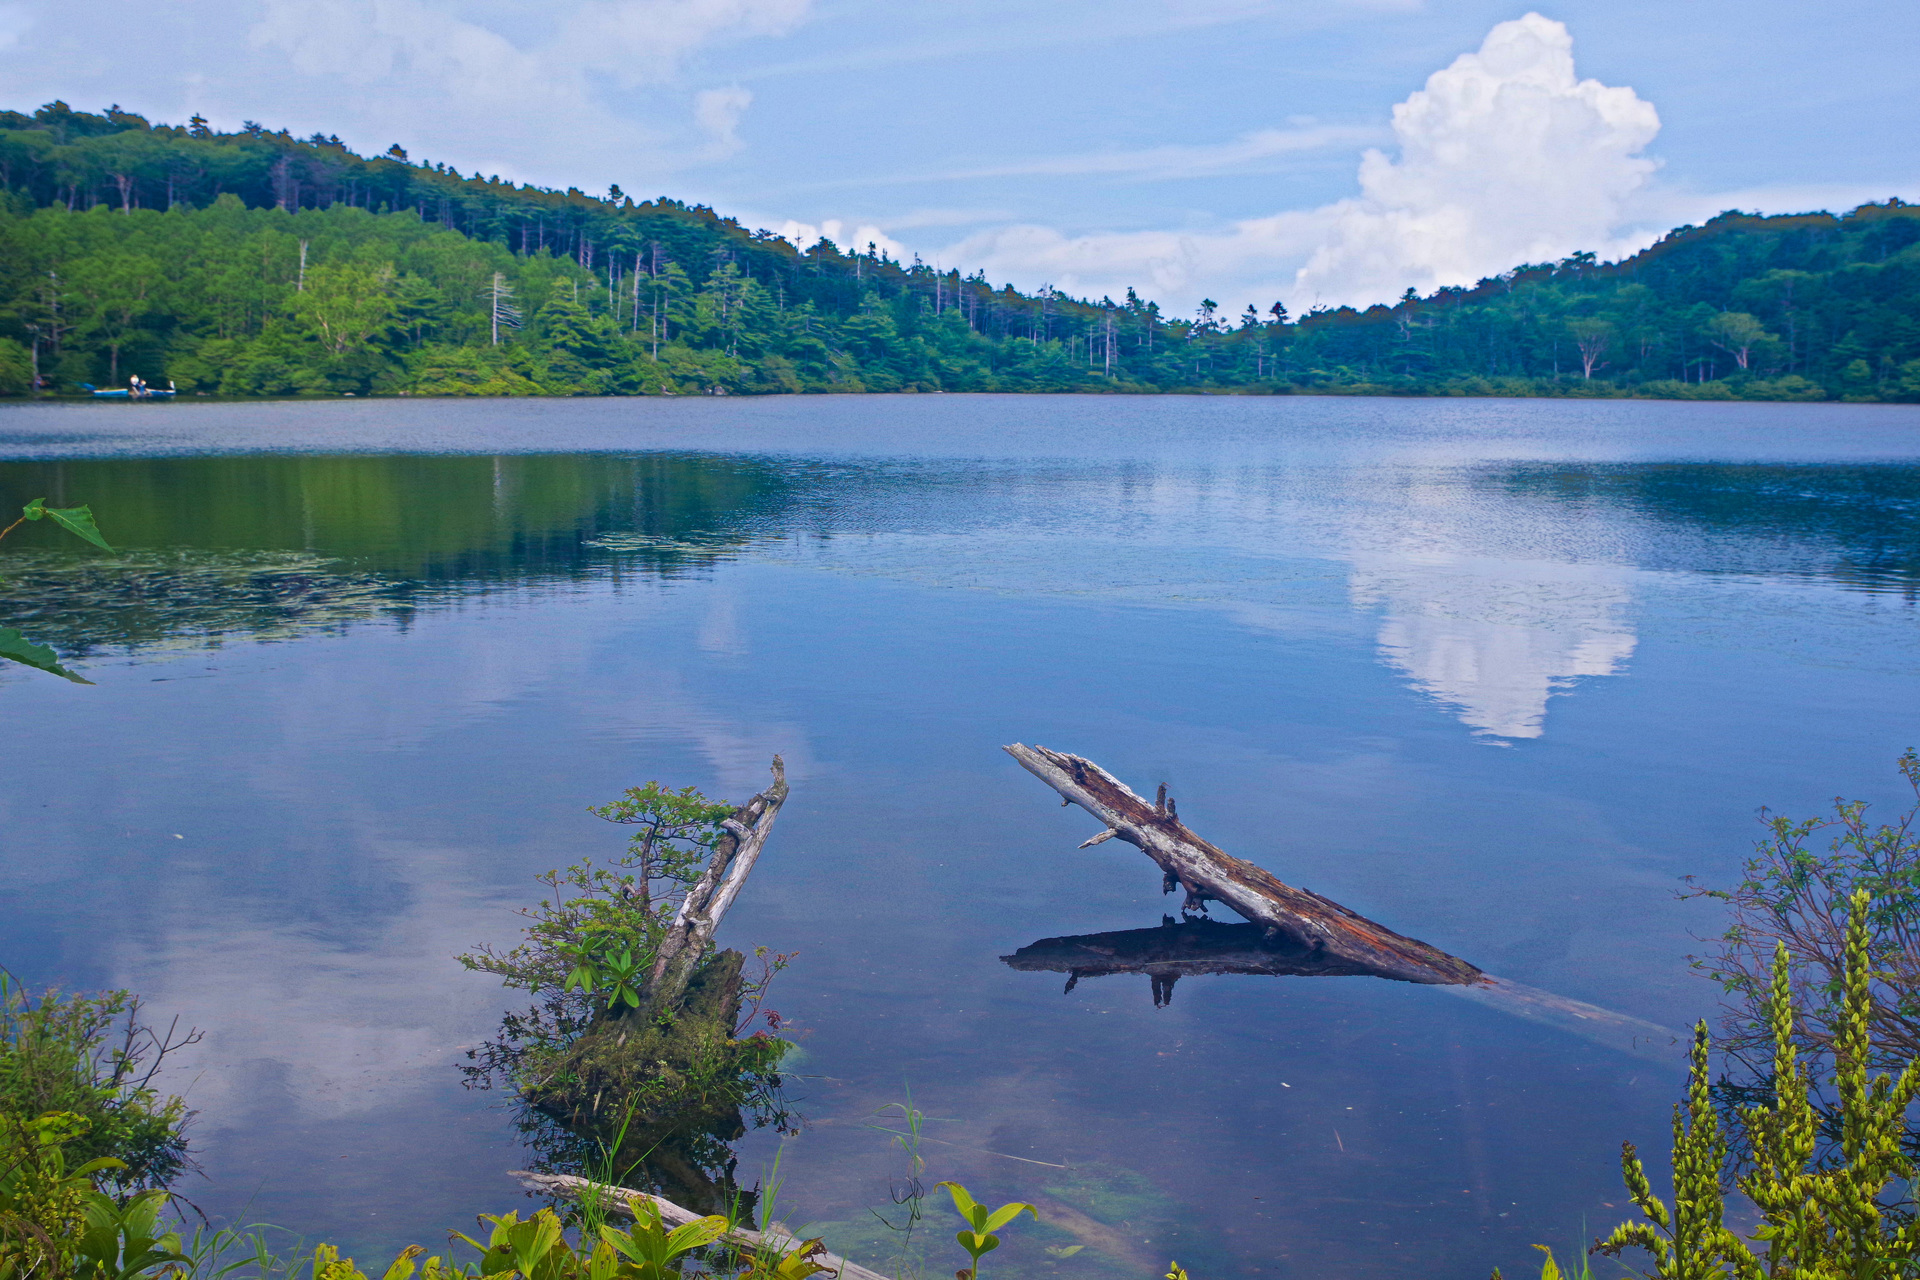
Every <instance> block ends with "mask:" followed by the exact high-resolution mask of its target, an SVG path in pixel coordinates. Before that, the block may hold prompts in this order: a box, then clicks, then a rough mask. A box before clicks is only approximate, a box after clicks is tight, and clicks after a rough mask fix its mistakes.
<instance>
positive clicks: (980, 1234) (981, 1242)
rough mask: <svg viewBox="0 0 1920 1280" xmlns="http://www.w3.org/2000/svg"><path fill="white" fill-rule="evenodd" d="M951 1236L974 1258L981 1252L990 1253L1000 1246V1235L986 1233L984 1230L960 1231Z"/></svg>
mask: <svg viewBox="0 0 1920 1280" xmlns="http://www.w3.org/2000/svg"><path fill="white" fill-rule="evenodd" d="M953 1238H954V1239H955V1240H958V1241H959V1242H960V1247H961V1248H962V1249H965V1250H966V1251H967V1252H968V1253H969V1254H971V1255H973V1256H974V1257H976V1258H978V1257H980V1256H981V1255H982V1254H988V1253H992V1252H993V1251H994V1250H995V1249H998V1248H999V1247H1000V1237H999V1236H991V1235H988V1234H987V1233H986V1232H984V1231H962V1232H959V1233H957V1234H956V1235H955V1236H954V1237H953Z"/></svg>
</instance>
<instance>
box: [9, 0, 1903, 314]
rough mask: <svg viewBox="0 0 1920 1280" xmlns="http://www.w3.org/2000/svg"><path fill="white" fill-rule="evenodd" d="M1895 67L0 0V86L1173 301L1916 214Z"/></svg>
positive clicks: (1877, 25)
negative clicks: (1828, 217) (1879, 213)
mask: <svg viewBox="0 0 1920 1280" xmlns="http://www.w3.org/2000/svg"><path fill="white" fill-rule="evenodd" d="M1483 46H1485V47H1484V49H1483ZM1916 53H1920V6H1915V5H1912V4H1895V3H1884V2H1882V3H1862V2H1859V0H1852V2H1848V0H1828V2H1827V3H1824V4H1822V5H1819V6H1813V5H1809V4H1806V3H1804V2H1802V3H1783V2H1779V0H1754V2H1751V3H1744V4H1737V3H1733V2H1731V0H1664V2H1663V3H1658V4H1655V3H1643V2H1641V0H1608V2H1607V3H1597V2H1582V3H1564V4H1542V5H1540V6H1538V7H1537V8H1533V9H1529V8H1527V7H1525V6H1524V5H1521V6H1516V5H1513V4H1501V3H1492V2H1481V0H1461V2H1454V3H1443V2H1441V0H1425V2H1424V3H1423V2H1421V0H1365V2H1362V0H1352V2H1342V0H1317V2H1316V3H1312V4H1305V3H1298V2H1295V0H1099V2H1097V3H1096V2H1093V0H1053V2H1051V3H1040V4H1034V3H1012V2H1011V0H915V2H914V3H911V4H902V3H889V2H884V0H549V2H548V3H545V4H542V5H537V6H536V5H530V4H526V3H524V0H513V2H511V3H509V2H508V0H220V2H218V3H214V2H211V0H174V3H171V4H169V5H166V6H155V5H152V4H149V3H137V4H136V3H133V2H132V0H61V2H59V3H55V2H54V0H0V85H4V88H5V94H4V101H5V102H6V103H7V104H8V105H12V106H18V107H28V108H30V107H32V106H35V105H38V104H39V103H41V102H44V101H47V100H49V99H52V98H54V97H61V98H65V99H67V100H68V101H70V102H72V103H74V104H75V105H77V106H82V107H89V108H98V107H102V106H105V105H106V104H108V103H110V102H117V103H120V104H122V105H124V106H126V107H128V108H130V109H134V110H138V111H141V112H144V113H146V114H148V115H150V116H152V117H153V118H155V119H164V120H174V121H178V120H182V119H184V118H185V117H186V116H187V115H189V114H190V113H192V112H193V111H196V110H198V111H200V112H202V113H203V114H205V115H207V116H209V117H210V118H212V119H213V120H214V121H216V123H219V124H222V125H227V126H231V125H237V124H238V123H239V122H240V121H241V120H243V119H252V120H259V121H262V122H264V123H266V124H269V125H270V126H274V127H279V126H282V125H284V126H286V127H289V128H291V129H293V130H294V131H295V132H296V133H301V134H306V133H310V132H313V131H315V130H319V131H323V132H327V133H338V134H340V135H341V137H343V138H344V139H346V140H347V141H348V142H350V143H351V144H353V145H355V146H356V147H358V148H360V149H362V150H376V151H377V150H383V149H385V147H386V146H387V145H388V144H389V143H392V142H400V143H401V144H403V145H404V146H406V147H407V148H408V149H409V150H410V151H411V152H412V154H413V155H414V157H415V158H416V159H418V158H420V157H422V156H426V157H430V158H432V159H436V160H444V161H445V162H447V163H449V164H452V165H455V166H456V167H458V168H460V169H461V170H462V171H463V172H469V173H471V172H474V171H476V170H478V171H481V172H484V173H489V174H491V173H500V174H503V175H510V176H513V177H517V178H520V179H523V180H529V181H536V182H540V183H543V184H549V185H559V186H566V185H579V186H582V187H584V188H587V189H590V190H596V191H598V190H603V189H604V188H605V187H606V186H607V184H609V183H618V184H620V186H621V187H622V188H624V189H625V190H626V191H628V192H629V193H633V194H646V195H651V194H671V195H674V196H676V197H679V198H682V199H688V200H693V201H698V202H702V203H709V204H712V205H714V206H715V207H717V208H719V209H721V210H722V211H724V212H729V213H733V214H736V215H738V216H740V217H741V218H742V219H743V220H744V221H747V222H749V223H751V224H753V225H756V226H768V227H772V228H775V229H782V230H786V231H787V232H789V233H790V234H792V235H793V236H795V237H797V238H804V237H810V236H812V235H815V234H818V233H819V232H820V231H822V230H825V231H828V232H829V233H830V234H833V235H834V236H835V238H836V239H838V240H840V241H842V242H855V243H864V242H865V241H866V240H868V239H877V240H879V241H880V242H881V243H883V244H885V245H887V246H888V247H890V248H894V249H895V251H896V252H904V253H913V252H918V253H920V254H921V255H923V256H924V257H926V258H927V259H928V260H930V261H938V262H940V263H941V264H942V265H945V266H952V267H960V268H962V269H965V270H971V269H973V268H975V267H983V268H985V269H986V270H987V272H988V274H989V276H990V278H992V279H994V280H995V281H996V282H997V281H1000V280H1007V279H1010V280H1012V281H1013V282H1015V283H1017V284H1019V285H1021V286H1022V287H1025V288H1032V287H1035V286H1038V285H1041V284H1054V285H1057V286H1059V287H1062V288H1065V289H1067V290H1068V291H1070V292H1073V293H1076V294H1092V295H1094V296H1098V295H1099V294H1101V293H1105V292H1111V293H1116V294H1117V293H1118V292H1120V291H1122V290H1124V288H1125V287H1126V286H1127V285H1128V284H1133V285H1136V286H1138V287H1139V288H1140V290H1141V292H1142V293H1144V294H1146V295H1148V296H1152V297H1156V298H1158V299H1160V300H1161V301H1162V302H1163V303H1164V304H1165V305H1167V306H1169V307H1172V308H1174V309H1177V310H1185V309H1187V308H1189V307H1191V306H1192V305H1193V304H1194V303H1195V302H1197V300H1198V299H1199V298H1200V297H1201V296H1202V295H1209V296H1212V297H1214V298H1216V299H1217V300H1218V301H1220V302H1221V303H1223V304H1225V305H1226V306H1227V307H1228V308H1230V309H1232V310H1235V311H1237V310H1239V309H1240V307H1242V306H1244V305H1245V304H1246V303H1247V302H1249V301H1257V302H1259V304H1260V305H1261V306H1262V307H1263V308H1264V307H1265V306H1266V305H1267V304H1268V303H1269V302H1271V301H1272V300H1273V299H1274V298H1284V299H1285V300H1286V301H1287V303H1288V304H1289V305H1290V306H1291V307H1293V308H1294V309H1295V310H1296V311H1298V310H1303V309H1305V307H1307V306H1309V305H1312V304H1314V303H1316V302H1320V303H1333V302H1344V301H1368V300H1373V299H1375V298H1380V297H1391V296H1395V295H1397V294H1398V293H1399V292H1400V290H1401V289H1402V288H1404V287H1406V286H1407V285H1413V286H1415V287H1418V288H1421V289H1422V290H1425V289H1428V288H1431V287H1432V286H1434V285H1435V284H1440V283H1452V282H1456V281H1460V280H1470V279H1472V278H1474V277H1476V276H1477V275H1479V274H1487V273H1491V272H1494V271H1498V270H1500V269H1503V268H1504V267H1506V266H1510V265H1513V264H1514V263H1515V262H1517V261H1521V260H1527V259H1530V258H1541V257H1549V256H1558V255H1560V254H1564V253H1566V252H1571V251H1573V250H1575V249H1594V250H1597V251H1600V252H1602V253H1603V254H1605V253H1618V252H1625V251H1627V250H1630V249H1631V248H1633V247H1636V246H1637V245H1638V244H1642V243H1645V242H1646V241H1647V240H1648V239H1650V238H1651V237H1653V236H1654V235H1657V234H1658V233H1659V232H1660V231H1663V230H1665V229H1666V228H1667V227H1669V226H1672V225H1674V224H1676V223H1680V222H1688V221H1699V220H1702V219H1704V218H1705V217H1708V216H1711V214H1712V213H1713V212H1715V211H1717V210H1719V209H1722V208H1728V207H1739V208H1745V209H1757V210H1764V211H1768V212H1774V211H1784V210H1798V209H1806V208H1820V207H1830V208H1838V207H1847V206H1850V205H1851V204H1854V203H1858V202H1860V201H1862V200H1866V199H1874V198H1884V197H1885V196H1888V195H1893V194H1899V195H1902V196H1904V197H1907V198H1910V199H1916V200H1920V128H1917V127H1916V126H1920V97H1916V95H1915V94H1913V92H1912V83H1913V71H1912V67H1913V62H1914V58H1915V55H1916ZM1463 58H1464V59H1465V61H1464V62H1462V61H1461V60H1462V59H1463ZM1569 59H1570V61H1569ZM1430 77H1437V78H1436V79H1435V80H1434V81H1433V83H1429V79H1430ZM1396 107H1399V116H1398V117H1396ZM1396 124H1397V126H1398V127H1396ZM1370 148H1371V149H1373V150H1375V151H1376V152H1377V153H1378V154H1377V155H1376V156H1374V157H1373V158H1372V159H1365V158H1364V157H1365V153H1366V152H1367V151H1368V150H1369V149H1370Z"/></svg>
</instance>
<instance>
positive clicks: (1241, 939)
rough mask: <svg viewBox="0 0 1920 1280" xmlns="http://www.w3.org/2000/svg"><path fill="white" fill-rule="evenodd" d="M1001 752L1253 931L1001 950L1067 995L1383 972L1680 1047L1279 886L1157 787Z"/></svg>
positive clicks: (1198, 902) (1054, 756) (1661, 1051)
mask: <svg viewBox="0 0 1920 1280" xmlns="http://www.w3.org/2000/svg"><path fill="white" fill-rule="evenodd" d="M1006 750H1007V753H1008V754H1009V755H1011V756H1012V757H1013V758H1014V759H1016V760H1018V761H1019V762H1020V763H1021V764H1022V765H1024V766H1025V767H1026V768H1027V770H1028V771H1029V772H1030V773H1032V774H1033V775H1034V776H1035V777H1037V778H1039V779H1040V780H1041V781H1042V782H1044V783H1046V784H1047V785H1048V786H1050V787H1052V788H1053V789H1054V790H1055V791H1057V792H1059V793H1060V796H1061V800H1062V803H1064V804H1077V805H1079V806H1080V807H1081V808H1083V809H1085V810H1086V811H1087V812H1088V813H1090V814H1092V815H1093V816H1094V817H1095V818H1097V819H1099V820H1100V821H1101V822H1102V823H1104V824H1105V827H1106V829H1105V830H1103V831H1101V832H1100V833H1099V834H1097V835H1095V836H1094V837H1093V838H1092V839H1091V840H1088V841H1086V842H1085V843H1084V844H1082V845H1081V846H1080V847H1081V848H1083V849H1084V848H1087V847H1088V846H1091V845H1096V844H1101V843H1104V842H1105V841H1108V840H1124V841H1126V842H1127V843H1128V844H1130V845H1133V846H1134V847H1135V848H1137V849H1139V850H1140V851H1141V852H1142V853H1144V854H1146V855H1147V856H1148V857H1149V858H1151V859H1153V861H1154V863H1155V865H1157V866H1158V867H1159V868H1160V871H1161V874H1162V875H1163V876H1164V877H1165V880H1164V887H1165V888H1166V890H1167V891H1168V892H1169V893H1171V892H1172V891H1173V890H1174V889H1184V890H1185V891H1186V900H1185V902H1184V903H1183V904H1182V905H1183V906H1184V908H1185V909H1186V911H1189V912H1193V911H1198V910H1199V908H1200V907H1202V906H1203V905H1205V904H1206V903H1208V902H1218V903H1221V904H1223V905H1224V906H1226V907H1228V908H1230V909H1231V910H1233V911H1235V912H1237V913H1238V914H1239V915H1241V916H1242V917H1244V918H1245V919H1246V920H1248V921H1249V922H1251V924H1252V925H1253V926H1255V929H1254V930H1252V931H1248V930H1246V929H1245V927H1244V926H1214V927H1212V928H1207V927H1201V926H1196V925H1195V924H1192V923H1189V924H1186V925H1178V924H1175V923H1174V922H1173V921H1171V920H1169V921H1168V922H1167V924H1166V925H1164V926H1162V927H1161V928H1159V929H1135V930H1128V931H1124V932H1119V933H1104V934H1088V935H1085V936H1081V937H1072V938H1043V939H1041V940H1040V941H1038V942H1036V943H1034V944H1033V945H1032V946H1029V947H1024V948H1022V949H1021V950H1020V952H1019V953H1018V954H1016V955H1012V956H1003V957H1002V959H1003V960H1005V961H1006V962H1007V963H1008V964H1009V965H1011V966H1012V967H1013V968H1016V969H1026V970H1034V969H1048V970H1053V971H1056V972H1062V973H1066V974H1067V975H1069V977H1068V983H1067V987H1068V990H1072V989H1073V986H1074V985H1075V984H1076V983H1078V982H1079V981H1080V979H1082V978H1088V977H1101V976H1105V975H1109V974H1120V973H1144V974H1146V975H1147V976H1148V977H1149V978H1151V979H1152V980H1153V997H1154V1003H1155V1004H1165V1003H1167V1002H1168V1001H1169V1000H1170V999H1171V998H1172V995H1173V984H1174V983H1175V982H1176V981H1177V980H1178V979H1179V978H1181V977H1183V976H1186V975H1189V974H1222V973H1239V974H1258V975H1266V976H1271V977H1358V976H1368V977H1375V978H1391V979H1394V980H1396V981H1400V982H1417V983H1422V984H1425V985H1428V986H1434V987H1438V988H1440V989H1441V990H1443V991H1448V992H1452V993H1454V994H1456V995H1460V996H1464V997H1466V998H1467V999H1469V1000H1472V1001H1474V1002H1475V1003H1478V1004H1485V1005H1488V1006H1489V1007H1491V1008H1495V1009H1498V1010H1500V1011H1501V1012H1502V1013H1507V1014H1511V1015H1513V1016H1514V1017H1519V1018H1525V1019H1527V1020H1529V1021H1532V1022H1541V1023H1545V1024H1547V1025H1548V1026H1553V1027H1558V1028H1560V1029H1561V1030H1563V1031H1568V1032H1571V1033H1572V1034H1574V1035H1578V1036H1581V1037H1583V1038H1585V1039H1588V1040H1592V1041H1593V1042H1595V1043H1596V1044H1603V1045H1607V1046H1608V1047H1610V1048H1615V1049H1619V1050H1621V1051H1622V1052H1625V1053H1631V1054H1634V1055H1636V1056H1640V1057H1645V1058H1648V1059H1651V1060H1654V1061H1661V1062H1665V1061H1669V1060H1671V1058H1672V1057H1673V1055H1674V1046H1676V1045H1677V1044H1679V1038H1678V1037H1677V1036H1676V1035H1675V1033H1674V1032H1673V1031H1671V1030H1670V1029H1668V1028H1666V1027H1662V1026H1658V1025H1656V1024H1654V1023H1651V1022H1647V1021H1646V1020H1644V1019H1641V1018H1636V1017H1633V1016H1632V1015H1630V1014H1624V1013H1617V1012H1615V1011H1613V1010H1611V1009H1603V1008H1601V1007H1599V1006H1598V1005H1591V1004H1588V1003H1586V1002H1585V1001H1583V1000H1573V999H1569V998H1568V997H1566V996H1561V995H1555V994H1554V993H1553V992H1551V991H1541V990H1539V989H1538V988H1536V987H1529V986H1526V985H1524V984H1522V983H1518V982H1512V981H1509V980H1508V979H1506V978H1498V977H1495V976H1494V975H1492V974H1490V973H1483V972H1482V971H1481V970H1480V969H1478V968H1477V967H1475V966H1474V965H1471V964H1469V963H1467V962H1466V961H1465V960H1462V959H1460V958H1459V957H1458V956H1451V955H1448V954H1447V953H1446V952H1444V951H1442V950H1440V949H1439V948H1438V947H1435V946H1432V945H1430V944H1428V943H1425V942H1421V941H1420V940H1419V939H1417V938H1409V937H1405V936H1403V935H1401V934H1398V933H1395V932H1394V931H1393V930H1391V929H1389V928H1387V927H1386V926H1385V925H1383V924H1378V923H1376V922H1374V921H1372V920H1369V919H1367V918H1366V917H1365V916H1362V915H1360V914H1359V913H1357V912H1354V911H1350V910H1348V909H1347V908H1346V907H1343V906H1341V905H1340V904H1339V903H1337V902H1332V901H1329V900H1328V899H1326V898H1323V897H1321V896H1320V895H1319V894H1317V893H1314V892H1313V891H1312V890H1310V889H1296V888H1294V887H1293V886H1292V885H1289V884H1284V883H1282V882H1281V881H1280V880H1279V879H1278V878H1276V877H1275V876H1273V875H1271V874H1270V873H1268V872H1267V871H1266V870H1264V869H1262V868H1260V867H1256V866H1254V865H1253V864H1252V863H1251V862H1247V861H1244V860H1243V859H1240V858H1236V857H1234V856H1233V855H1232V854H1229V853H1226V852H1225V851H1223V850H1221V849H1219V848H1216V847H1215V846H1214V845H1212V844H1209V843H1208V842H1207V841H1205V840H1202V839H1201V838H1200V837H1199V836H1197V835H1195V834H1194V833H1193V832H1192V831H1190V830H1188V829H1187V826H1186V824H1185V823H1183V822H1181V821H1180V814H1179V810H1178V808H1177V807H1176V806H1175V804H1174V801H1173V799H1172V797H1170V796H1168V795H1167V793H1166V788H1165V787H1161V788H1160V794H1159V796H1158V798H1157V799H1156V800H1155V801H1153V802H1152V803H1149V802H1148V801H1147V800H1146V799H1145V798H1144V797H1142V796H1139V795H1136V794H1134V792H1133V791H1131V790H1130V789H1128V787H1127V785H1126V784H1125V783H1123V782H1121V781H1120V780H1119V779H1118V778H1116V777H1114V776H1113V775H1112V774H1110V773H1108V772H1107V771H1106V770H1105V769H1102V768H1101V767H1100V766H1099V765H1097V764H1095V763H1093V761H1091V760H1087V759H1083V758H1082V757H1080V756H1073V755H1067V754H1066V753H1064V752H1060V751H1049V750H1048V749H1047V748H1045V747H1029V746H1025V745H1023V744H1021V743H1017V742H1016V743H1014V744H1013V745H1012V746H1010V747H1008V748H1006Z"/></svg>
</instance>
